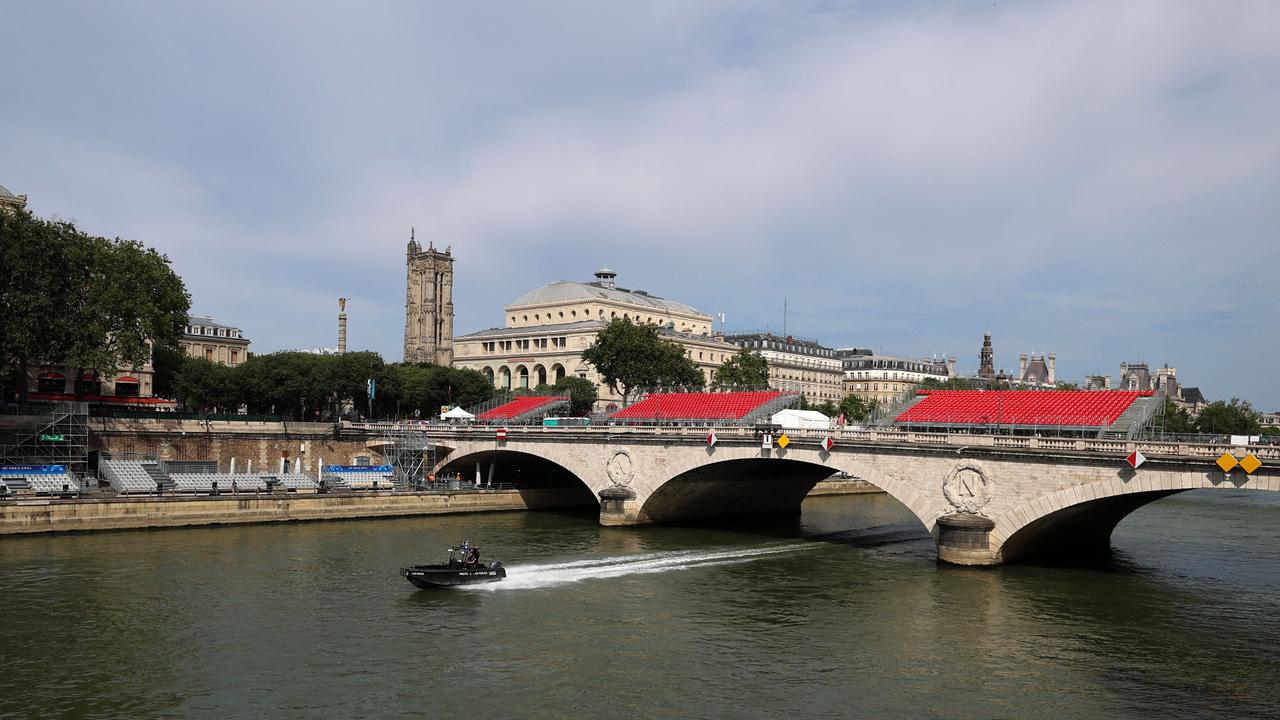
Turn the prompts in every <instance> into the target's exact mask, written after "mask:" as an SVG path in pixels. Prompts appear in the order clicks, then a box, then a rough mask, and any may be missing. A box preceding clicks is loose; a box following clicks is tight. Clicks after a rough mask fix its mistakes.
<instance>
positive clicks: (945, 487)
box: [942, 460, 991, 515]
mask: <svg viewBox="0 0 1280 720" xmlns="http://www.w3.org/2000/svg"><path fill="white" fill-rule="evenodd" d="M942 496H943V497H945V498H946V499H947V502H949V503H951V507H953V508H955V510H956V512H962V513H968V514H970V515H977V514H979V513H981V512H982V508H983V507H984V506H985V505H986V504H987V503H989V502H991V479H990V478H988V477H987V473H986V471H985V470H983V469H982V466H981V465H979V464H978V463H976V462H974V461H972V460H966V461H964V462H960V463H957V464H956V466H955V467H953V468H951V472H949V473H947V477H946V479H945V480H943V481H942Z"/></svg>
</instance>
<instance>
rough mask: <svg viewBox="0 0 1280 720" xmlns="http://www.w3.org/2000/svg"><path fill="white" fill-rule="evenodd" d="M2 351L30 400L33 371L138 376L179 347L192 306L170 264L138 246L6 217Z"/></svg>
mask: <svg viewBox="0 0 1280 720" xmlns="http://www.w3.org/2000/svg"><path fill="white" fill-rule="evenodd" d="M0 261H2V262H0V267H3V268H4V272H3V273H0V316H3V317H4V323H3V325H2V328H3V329H0V352H2V353H3V356H4V358H3V359H4V362H5V363H6V365H7V366H8V367H9V368H10V369H11V370H12V371H13V374H14V375H15V376H16V378H15V379H16V380H17V381H18V384H19V393H20V399H21V401H23V402H25V400H26V375H27V371H28V368H29V367H30V365H32V364H35V363H54V362H56V363H64V364H66V365H67V366H68V367H71V368H74V369H75V377H76V392H77V394H80V395H83V394H84V392H85V385H84V383H83V382H82V380H81V378H82V376H83V373H84V371H86V370H92V371H93V373H94V374H95V375H97V374H98V373H103V372H107V373H114V372H116V371H118V370H123V369H134V370H136V369H138V368H140V367H142V366H143V365H144V364H146V363H147V362H148V361H150V360H151V357H152V352H153V350H154V349H155V348H175V349H176V348H177V346H178V338H179V337H181V334H182V328H183V327H184V326H185V325H186V322H187V311H188V310H189V309H190V307H191V299H190V297H189V296H188V295H187V291H186V288H185V287H184V286H183V284H182V279H181V278H179V277H178V276H177V275H176V274H175V273H174V272H173V269H172V268H171V267H170V266H169V259H168V258H167V257H165V256H164V255H161V254H160V253H158V252H156V251H155V250H153V249H151V248H147V247H145V246H143V245H142V244H141V243H138V242H136V241H132V240H121V239H119V238H117V239H115V240H107V239H106V238H101V237H93V236H90V235H87V234H86V233H84V232H81V231H80V230H78V229H76V227H75V226H74V225H73V224H71V223H66V222H57V221H50V220H41V219H38V218H36V217H34V216H32V215H31V214H30V213H28V212H26V211H25V210H18V211H15V212H12V213H0Z"/></svg>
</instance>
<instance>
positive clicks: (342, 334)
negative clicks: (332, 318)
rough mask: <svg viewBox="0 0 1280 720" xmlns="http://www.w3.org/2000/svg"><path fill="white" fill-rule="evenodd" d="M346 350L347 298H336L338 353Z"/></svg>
mask: <svg viewBox="0 0 1280 720" xmlns="http://www.w3.org/2000/svg"><path fill="white" fill-rule="evenodd" d="M346 351H347V299H346V298H338V354H339V355H341V354H343V353H345V352H346Z"/></svg>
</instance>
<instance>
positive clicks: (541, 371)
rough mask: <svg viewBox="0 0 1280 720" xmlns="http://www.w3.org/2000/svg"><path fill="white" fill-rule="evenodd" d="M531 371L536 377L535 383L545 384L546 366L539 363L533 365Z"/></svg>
mask: <svg viewBox="0 0 1280 720" xmlns="http://www.w3.org/2000/svg"><path fill="white" fill-rule="evenodd" d="M533 373H534V377H536V378H537V379H538V382H537V383H536V384H537V385H546V384H547V369H546V368H544V367H542V366H541V365H536V366H534V368H533Z"/></svg>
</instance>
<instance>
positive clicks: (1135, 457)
mask: <svg viewBox="0 0 1280 720" xmlns="http://www.w3.org/2000/svg"><path fill="white" fill-rule="evenodd" d="M1124 461H1125V462H1127V463H1129V467H1131V468H1133V469H1134V470H1137V469H1138V466H1139V465H1141V464H1142V463H1144V462H1146V461H1147V456H1146V455H1143V454H1142V453H1140V452H1138V451H1137V450H1134V451H1133V452H1131V453H1129V457H1127V458H1125V459H1124Z"/></svg>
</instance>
